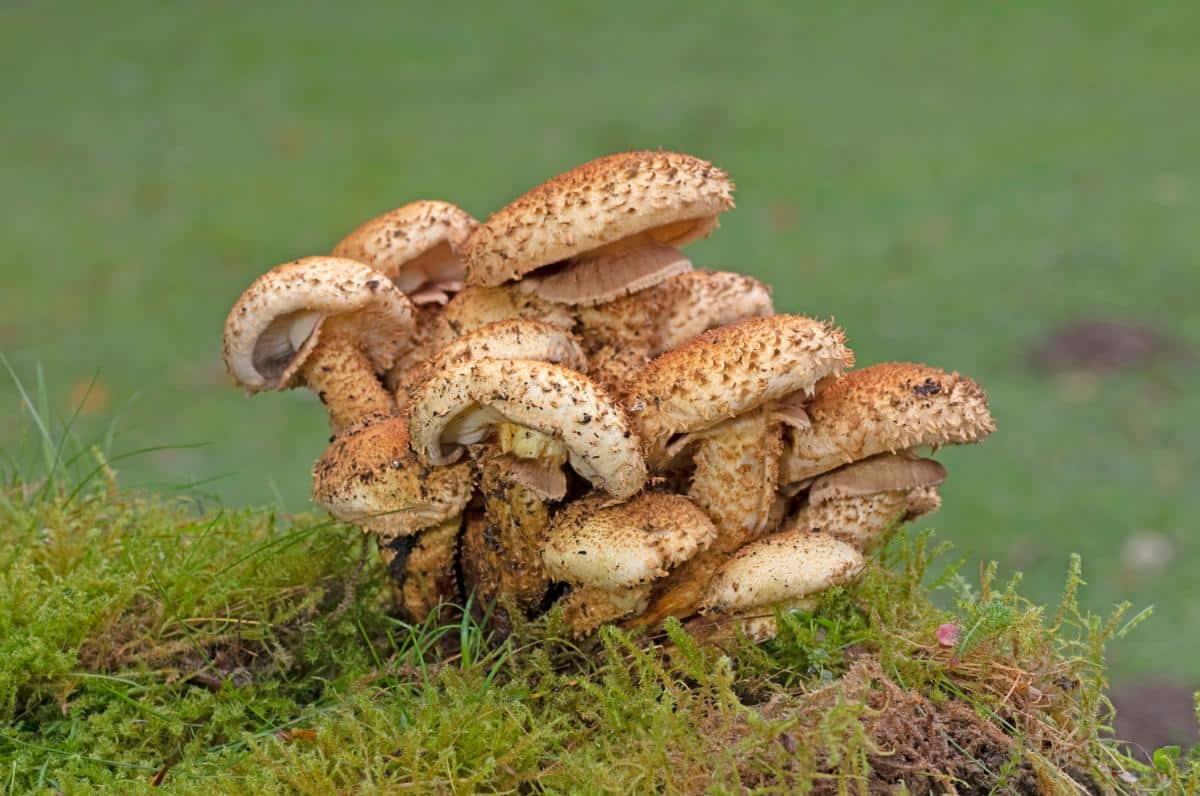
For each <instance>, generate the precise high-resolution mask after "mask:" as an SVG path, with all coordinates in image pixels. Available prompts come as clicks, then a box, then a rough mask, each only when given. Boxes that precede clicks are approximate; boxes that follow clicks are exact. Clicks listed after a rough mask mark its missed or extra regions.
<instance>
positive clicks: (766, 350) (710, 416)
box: [626, 315, 854, 624]
mask: <svg viewBox="0 0 1200 796" xmlns="http://www.w3.org/2000/svg"><path fill="white" fill-rule="evenodd" d="M853 362H854V359H853V354H852V353H851V352H850V349H848V348H847V347H846V345H845V338H844V336H843V334H842V332H841V330H839V329H837V328H836V327H833V326H830V325H829V324H826V323H823V322H821V321H817V320H813V319H812V318H806V317H803V316H799V315H773V316H769V317H765V318H751V319H748V320H745V321H741V322H739V323H736V324H733V325H731V326H723V327H721V328H718V329H714V330H711V331H709V332H705V333H704V334H702V335H700V336H699V337H696V338H694V339H692V340H691V341H689V342H687V343H685V344H683V345H681V346H679V347H678V348H675V349H673V350H671V351H669V352H667V353H666V354H663V355H662V356H660V357H658V358H657V359H655V360H654V361H653V362H651V363H650V364H649V365H648V366H647V367H646V368H645V369H644V370H643V371H642V372H641V373H640V374H639V375H638V377H637V379H636V380H635V381H634V383H633V384H632V386H631V387H630V388H629V394H628V397H627V399H626V401H627V406H628V407H629V409H630V412H631V415H632V416H633V417H634V418H636V422H637V424H638V428H639V430H640V432H641V435H642V439H643V441H644V444H645V446H646V451H647V455H646V458H647V461H648V462H649V463H650V465H651V466H652V467H654V468H660V469H661V468H664V467H666V466H668V465H669V464H670V463H671V460H672V459H673V458H678V457H682V456H685V455H689V454H690V456H691V462H692V465H693V467H692V470H691V485H690V487H689V489H688V495H689V496H690V497H691V498H692V500H694V501H695V502H696V505H698V506H700V507H701V508H702V509H703V510H704V511H705V512H706V513H707V514H708V516H709V517H711V518H712V520H713V523H714V524H715V525H716V527H717V532H718V535H717V540H716V541H715V542H714V543H713V545H712V547H711V548H709V550H708V551H707V553H706V554H704V555H701V556H698V557H696V558H694V559H693V560H692V561H690V562H688V564H687V565H685V566H683V567H681V568H680V569H679V570H678V571H677V573H676V574H675V575H674V576H673V577H672V578H671V579H669V580H668V581H667V582H665V583H664V584H663V586H662V588H661V590H660V591H659V592H658V593H657V594H656V596H655V598H654V600H653V603H652V605H651V608H650V609H649V610H648V611H647V612H646V613H645V614H644V615H643V619H642V620H639V621H644V622H645V623H647V624H655V623H657V622H659V621H661V620H662V619H663V618H665V617H666V616H670V615H675V616H686V615H687V614H688V613H689V612H690V611H692V610H694V608H695V607H696V604H697V602H698V600H699V597H700V594H701V592H702V590H703V589H704V586H705V584H706V583H707V580H708V578H709V576H711V574H712V571H713V569H715V567H716V565H717V564H718V563H719V562H720V560H721V557H722V556H724V555H727V554H729V553H730V552H732V551H733V550H735V549H737V548H738V547H740V546H741V545H742V544H744V543H745V542H747V541H749V540H751V539H753V538H755V537H757V536H759V535H761V534H762V533H763V532H765V531H766V530H768V528H769V526H770V522H771V519H772V517H773V516H776V515H775V514H774V513H773V509H774V507H775V503H776V491H777V486H778V475H779V457H780V453H781V449H782V443H783V427H784V426H785V425H788V424H794V423H798V422H805V421H804V420H803V418H801V419H799V420H798V419H797V418H796V417H795V415H794V412H793V411H792V409H791V407H790V405H786V404H780V403H779V400H780V399H781V398H784V397H786V396H791V395H793V394H795V393H797V392H801V393H803V392H807V391H811V390H812V389H813V388H814V386H815V385H816V383H817V382H818V381H819V380H821V379H823V378H825V377H827V376H830V375H834V374H838V373H840V372H841V371H842V369H843V368H848V367H850V366H851V365H852V364H853Z"/></svg>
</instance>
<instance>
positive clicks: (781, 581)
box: [703, 531, 865, 613]
mask: <svg viewBox="0 0 1200 796" xmlns="http://www.w3.org/2000/svg"><path fill="white" fill-rule="evenodd" d="M864 566H865V561H864V559H863V557H862V554H861V553H860V552H858V550H856V549H854V547H852V546H851V545H849V544H846V543H845V542H842V541H840V540H838V539H834V538H833V537H831V536H827V535H825V534H821V533H807V532H803V531H786V532H781V533H776V534H772V535H770V536H765V537H763V538H762V539H758V540H756V541H754V542H751V543H750V544H748V545H746V546H745V547H743V548H742V549H741V550H739V551H738V552H737V553H735V554H734V556H733V557H732V558H730V559H729V561H727V562H726V563H725V564H724V565H723V566H722V567H721V568H720V569H719V570H717V574H716V575H715V576H714V577H713V579H712V581H711V582H710V583H709V585H708V589H707V591H706V593H705V596H704V600H703V606H704V608H705V609H706V610H717V611H723V612H726V613H739V612H744V611H746V610H749V609H751V608H755V607H758V606H764V605H774V604H777V603H783V602H787V601H792V600H796V599H799V598H802V597H807V596H808V595H810V594H816V593H818V592H821V591H824V590H825V589H828V588H830V587H832V586H838V585H841V584H843V583H848V582H849V581H851V580H853V579H854V578H856V577H857V576H858V575H859V573H861V572H862V570H863V567H864Z"/></svg>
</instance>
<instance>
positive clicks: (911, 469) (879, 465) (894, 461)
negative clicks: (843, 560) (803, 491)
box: [808, 453, 946, 505]
mask: <svg viewBox="0 0 1200 796" xmlns="http://www.w3.org/2000/svg"><path fill="white" fill-rule="evenodd" d="M945 480H946V468H945V467H943V466H942V465H941V464H939V463H938V462H936V461H934V460H933V459H920V458H917V457H914V456H908V455H901V454H894V453H882V454H879V455H877V456H871V457H870V458H867V459H863V460H862V461H859V462H854V463H853V464H848V465H846V466H845V467H840V468H838V469H837V470H834V471H833V472H831V473H827V474H825V475H823V476H821V477H820V478H818V479H816V480H815V481H813V483H812V486H811V487H810V488H809V490H808V502H809V504H810V505H816V504H819V503H824V502H825V501H827V500H833V499H835V498H845V497H860V496H863V495H875V494H878V493H880V492H893V491H898V490H899V491H905V492H907V491H908V490H910V489H917V488H919V487H926V486H937V485H938V484H941V483H942V482H943V481H945Z"/></svg>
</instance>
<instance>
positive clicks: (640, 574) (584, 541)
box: [542, 492, 716, 635]
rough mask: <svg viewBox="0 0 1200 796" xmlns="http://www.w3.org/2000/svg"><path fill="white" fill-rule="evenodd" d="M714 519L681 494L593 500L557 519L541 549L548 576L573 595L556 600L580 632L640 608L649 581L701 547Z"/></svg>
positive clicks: (575, 505) (708, 540)
mask: <svg viewBox="0 0 1200 796" xmlns="http://www.w3.org/2000/svg"><path fill="white" fill-rule="evenodd" d="M715 537H716V528H714V527H713V524H712V520H710V519H709V518H708V516H707V515H706V514H705V513H704V512H703V511H701V510H700V509H699V508H697V507H696V506H695V504H693V503H692V502H691V501H690V500H688V499H687V498H685V497H683V496H682V495H670V494H664V493H659V492H643V493H641V494H640V495H638V496H637V497H635V498H633V499H632V500H630V501H628V502H626V503H618V504H614V503H613V501H612V499H611V498H607V497H605V496H602V495H595V496H591V497H587V498H582V499H580V500H577V501H575V502H574V503H572V504H570V505H569V506H567V507H566V508H564V509H563V510H562V511H561V512H559V514H558V516H556V517H555V518H554V522H553V523H552V524H551V526H550V529H549V532H548V533H547V536H546V542H545V545H544V546H543V548H542V560H543V562H544V563H545V567H546V572H547V574H548V575H549V576H550V577H551V578H554V579H555V580H562V581H566V582H567V583H569V584H570V585H571V591H570V592H569V593H568V594H567V595H566V596H565V597H564V598H563V599H562V600H561V601H560V605H561V606H562V608H563V616H564V619H565V620H566V622H567V624H568V625H569V626H570V627H571V629H572V631H573V632H575V633H576V634H577V635H584V634H586V633H590V632H592V631H593V630H595V629H596V628H597V627H599V626H600V625H601V624H603V623H605V622H611V621H615V620H617V619H621V618H623V617H625V616H627V615H629V614H631V613H634V612H636V611H642V610H645V607H646V604H647V600H648V598H649V596H650V584H651V583H653V582H654V581H657V580H659V579H661V578H664V577H666V576H667V574H668V573H669V572H670V571H671V570H672V569H673V568H674V567H676V566H678V565H679V564H682V563H683V562H684V561H687V560H688V559H690V558H691V557H692V556H694V555H696V554H697V553H699V552H700V551H702V550H704V549H705V548H706V547H708V545H710V544H711V543H712V540H713V539H714V538H715Z"/></svg>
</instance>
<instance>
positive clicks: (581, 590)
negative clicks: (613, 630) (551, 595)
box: [556, 586, 650, 637]
mask: <svg viewBox="0 0 1200 796" xmlns="http://www.w3.org/2000/svg"><path fill="white" fill-rule="evenodd" d="M649 599H650V587H649V586H639V587H634V588H630V589H622V590H620V591H605V590H603V589H595V588H589V587H576V588H573V589H571V591H570V592H568V593H567V594H566V596H564V597H563V598H562V599H560V600H559V601H558V602H557V603H556V605H557V606H558V607H559V608H561V609H562V618H563V621H565V622H566V623H567V625H568V626H569V627H570V628H571V632H572V633H574V635H575V636H576V637H578V636H585V635H587V634H588V633H591V632H592V631H593V630H595V629H596V628H598V627H600V626H601V625H603V624H606V623H608V622H615V621H616V620H618V619H622V618H624V617H626V616H630V615H632V614H637V613H641V612H642V611H644V610H646V604H647V603H648V602H649Z"/></svg>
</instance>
